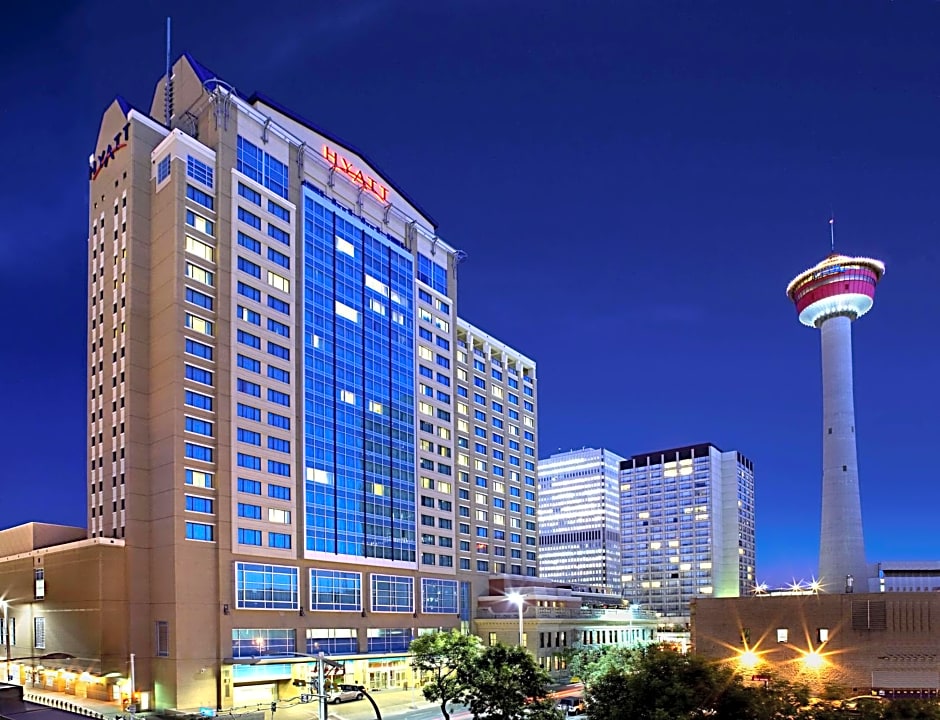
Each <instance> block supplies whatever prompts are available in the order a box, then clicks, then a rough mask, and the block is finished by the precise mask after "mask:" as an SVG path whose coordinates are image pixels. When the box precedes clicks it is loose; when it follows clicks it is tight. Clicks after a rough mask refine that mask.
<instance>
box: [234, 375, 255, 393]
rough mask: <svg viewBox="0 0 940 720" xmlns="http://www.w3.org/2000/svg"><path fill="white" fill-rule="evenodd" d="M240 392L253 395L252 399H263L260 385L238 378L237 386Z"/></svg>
mask: <svg viewBox="0 0 940 720" xmlns="http://www.w3.org/2000/svg"><path fill="white" fill-rule="evenodd" d="M235 386H236V388H237V390H238V392H240V393H245V394H246V395H251V396H252V397H261V386H260V385H259V384H258V383H253V382H249V381H248V380H243V379H242V378H238V380H237V381H236V384H235Z"/></svg>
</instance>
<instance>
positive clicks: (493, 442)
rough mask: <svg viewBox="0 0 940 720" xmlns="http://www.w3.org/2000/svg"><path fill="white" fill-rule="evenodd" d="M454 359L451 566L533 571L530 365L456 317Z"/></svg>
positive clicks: (518, 572)
mask: <svg viewBox="0 0 940 720" xmlns="http://www.w3.org/2000/svg"><path fill="white" fill-rule="evenodd" d="M456 361H457V363H456V370H455V372H456V387H455V392H456V405H455V410H456V416H457V448H456V453H457V480H458V484H457V524H458V525H457V529H458V548H457V556H458V564H459V569H460V570H462V571H466V570H472V571H474V572H477V573H493V574H497V575H503V574H507V575H510V576H519V575H522V576H525V577H528V578H533V577H536V576H537V575H538V524H537V523H538V515H537V513H538V500H537V498H538V487H537V484H536V483H537V480H536V458H537V457H538V444H537V443H538V438H537V431H536V428H537V415H536V401H535V363H534V362H533V361H532V360H530V359H528V358H526V357H525V356H523V355H521V354H519V353H518V352H517V351H515V350H513V349H512V348H510V347H509V346H507V345H505V344H504V343H501V342H499V341H498V340H496V339H494V338H493V337H491V336H489V335H487V334H486V333H485V332H483V331H482V330H480V329H479V328H476V327H474V326H472V325H470V324H469V323H467V322H465V321H463V320H461V319H459V318H458V320H457V354H456Z"/></svg>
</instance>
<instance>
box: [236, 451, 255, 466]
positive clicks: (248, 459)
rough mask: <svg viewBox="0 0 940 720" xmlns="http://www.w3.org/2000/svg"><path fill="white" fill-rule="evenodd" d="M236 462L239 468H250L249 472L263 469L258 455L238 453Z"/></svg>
mask: <svg viewBox="0 0 940 720" xmlns="http://www.w3.org/2000/svg"><path fill="white" fill-rule="evenodd" d="M235 462H236V463H237V465H238V467H243V468H248V469H249V470H260V469H261V458H260V457H258V456H257V455H249V454H248V453H238V454H237V455H236V456H235Z"/></svg>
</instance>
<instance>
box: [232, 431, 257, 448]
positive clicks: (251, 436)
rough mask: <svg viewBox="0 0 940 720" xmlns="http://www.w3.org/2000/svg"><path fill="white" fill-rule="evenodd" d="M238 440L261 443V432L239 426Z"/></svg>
mask: <svg viewBox="0 0 940 720" xmlns="http://www.w3.org/2000/svg"><path fill="white" fill-rule="evenodd" d="M236 437H237V438H238V442H243V443H248V444H249V445H258V446H260V445H261V433H259V432H254V431H253V430H246V429H245V428H238V430H237V431H236Z"/></svg>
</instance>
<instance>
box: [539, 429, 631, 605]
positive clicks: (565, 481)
mask: <svg viewBox="0 0 940 720" xmlns="http://www.w3.org/2000/svg"><path fill="white" fill-rule="evenodd" d="M623 460H624V458H622V457H620V456H619V455H616V454H614V453H612V452H611V451H610V450H605V449H603V448H582V449H581V450H570V451H568V452H560V453H556V454H554V455H550V456H548V457H547V458H545V459H542V460H539V495H538V497H539V576H540V577H542V578H545V579H547V580H554V581H557V582H570V583H575V584H578V585H592V586H595V587H603V588H604V589H605V590H606V591H607V592H610V593H613V594H615V595H618V596H619V595H621V593H622V591H623V586H622V574H623V573H622V570H621V567H622V565H621V564H622V557H621V555H622V553H621V544H620V541H621V537H620V463H621V462H622V461H623Z"/></svg>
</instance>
